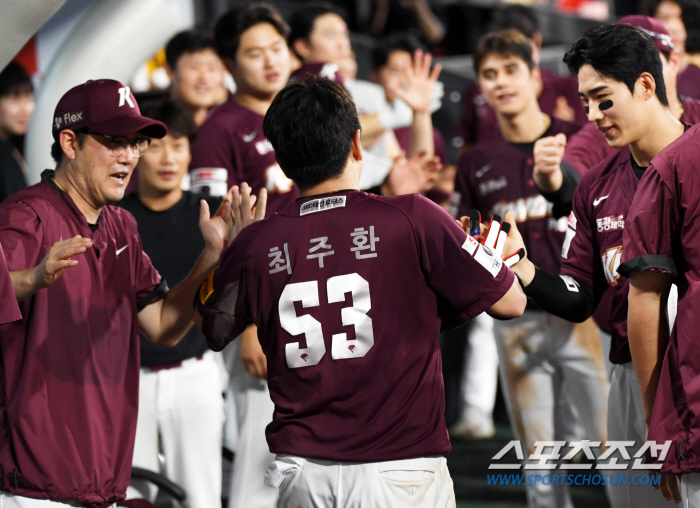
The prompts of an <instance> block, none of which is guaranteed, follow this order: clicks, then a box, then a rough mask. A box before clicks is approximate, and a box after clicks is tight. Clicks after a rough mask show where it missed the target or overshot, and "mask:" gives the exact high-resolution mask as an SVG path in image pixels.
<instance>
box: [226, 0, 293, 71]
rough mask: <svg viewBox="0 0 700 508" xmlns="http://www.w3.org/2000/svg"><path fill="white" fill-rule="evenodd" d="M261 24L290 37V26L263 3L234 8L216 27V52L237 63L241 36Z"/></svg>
mask: <svg viewBox="0 0 700 508" xmlns="http://www.w3.org/2000/svg"><path fill="white" fill-rule="evenodd" d="M261 23H269V24H270V25H272V26H273V27H274V28H275V30H277V32H278V33H279V34H280V35H281V36H282V37H284V39H285V41H286V40H287V37H288V36H289V26H288V25H287V23H286V22H285V21H284V19H282V16H280V14H279V12H277V10H276V9H275V8H274V7H272V6H270V5H268V4H263V3H255V4H250V5H243V6H239V7H234V8H233V9H231V10H229V11H228V12H226V13H224V14H223V15H222V16H221V17H220V18H219V20H218V21H217V22H216V26H215V27H214V42H215V44H216V52H217V53H219V56H220V57H221V58H222V59H224V60H226V59H228V60H231V61H232V62H235V61H236V52H237V51H238V46H239V44H240V43H241V36H242V35H243V33H244V32H245V31H246V30H248V29H249V28H252V27H254V26H255V25H259V24H261Z"/></svg>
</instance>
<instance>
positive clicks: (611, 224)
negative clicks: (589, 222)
mask: <svg viewBox="0 0 700 508" xmlns="http://www.w3.org/2000/svg"><path fill="white" fill-rule="evenodd" d="M595 223H596V226H597V228H598V233H607V232H609V231H616V230H618V229H624V228H625V216H624V214H620V215H608V216H607V217H601V218H599V219H598V218H597V219H596V220H595Z"/></svg>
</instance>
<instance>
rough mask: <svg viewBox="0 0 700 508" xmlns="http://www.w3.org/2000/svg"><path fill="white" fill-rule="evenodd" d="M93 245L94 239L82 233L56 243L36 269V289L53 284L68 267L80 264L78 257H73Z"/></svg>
mask: <svg viewBox="0 0 700 508" xmlns="http://www.w3.org/2000/svg"><path fill="white" fill-rule="evenodd" d="M91 247H92V240H91V239H90V238H83V237H81V236H80V235H78V236H75V237H73V238H69V239H68V240H62V241H60V242H56V243H54V244H53V245H52V246H51V248H50V249H49V252H47V253H46V256H44V259H42V260H41V263H39V264H38V265H37V266H36V268H35V269H34V274H35V288H36V290H39V289H42V288H47V287H49V286H51V285H52V284H53V283H54V282H56V281H57V280H58V278H59V277H60V276H61V275H62V274H63V272H65V271H66V269H67V268H70V267H71V266H75V265H77V264H78V260H77V259H71V258H72V257H73V256H76V255H78V254H82V253H83V252H85V251H86V250H88V249H89V248H91Z"/></svg>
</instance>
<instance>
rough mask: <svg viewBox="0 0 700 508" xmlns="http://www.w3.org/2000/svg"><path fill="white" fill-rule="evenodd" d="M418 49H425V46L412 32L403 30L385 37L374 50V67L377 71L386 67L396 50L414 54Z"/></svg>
mask: <svg viewBox="0 0 700 508" xmlns="http://www.w3.org/2000/svg"><path fill="white" fill-rule="evenodd" d="M417 49H422V50H425V47H424V46H423V44H421V42H420V40H419V39H418V37H416V36H415V35H413V34H412V33H409V32H402V33H396V34H392V35H389V36H387V37H384V38H383V39H380V40H379V42H377V45H376V46H375V47H374V50H372V69H374V70H375V71H376V70H378V69H380V68H382V67H384V66H385V65H386V63H387V62H388V61H389V55H391V53H393V52H394V51H407V52H408V53H409V54H410V55H411V56H413V53H414V52H415V51H416V50H417Z"/></svg>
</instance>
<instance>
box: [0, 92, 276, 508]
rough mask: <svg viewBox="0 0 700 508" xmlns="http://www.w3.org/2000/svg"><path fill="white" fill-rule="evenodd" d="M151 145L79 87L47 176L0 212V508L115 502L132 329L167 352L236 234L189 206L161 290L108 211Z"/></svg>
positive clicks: (125, 460) (123, 477)
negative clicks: (191, 228)
mask: <svg viewBox="0 0 700 508" xmlns="http://www.w3.org/2000/svg"><path fill="white" fill-rule="evenodd" d="M165 134H166V128H165V126H164V125H163V124H162V123H161V122H158V121H155V120H152V119H150V118H147V117H143V116H142V115H141V114H140V111H139V109H138V105H137V103H136V99H135V98H134V96H133V94H131V92H130V90H129V88H128V87H126V86H124V85H123V84H121V83H119V82H118V81H114V80H108V79H105V80H98V81H87V82H86V83H83V84H81V85H78V86H76V87H74V88H72V89H70V90H69V91H68V92H66V93H65V94H64V95H63V97H62V98H61V100H60V101H59V102H58V105H57V106H56V110H55V114H54V117H53V136H54V141H55V142H54V145H53V146H52V150H51V151H52V154H53V155H54V158H55V159H56V162H57V167H56V170H55V171H52V170H46V171H44V173H43V174H42V180H41V182H40V183H38V184H36V185H34V186H31V187H29V188H27V189H24V190H22V191H19V192H18V193H16V194H14V195H12V196H10V197H9V198H8V199H6V200H5V201H3V203H2V204H0V237H2V242H3V249H4V250H5V254H6V257H7V265H8V267H9V269H10V273H11V277H12V285H13V287H14V290H15V295H16V296H17V300H18V301H19V302H20V309H21V311H22V319H21V320H20V321H16V322H14V323H10V324H7V325H3V329H2V344H1V347H2V361H1V362H0V376H1V377H2V385H3V386H4V387H5V390H3V393H2V407H3V411H2V414H1V416H0V420H1V421H2V426H3V428H4V429H6V432H5V433H3V437H2V439H1V440H0V470H2V471H3V472H4V473H3V474H2V475H0V505H2V506H7V507H21V508H25V507H32V508H33V507H38V506H65V504H73V505H76V504H77V505H84V506H87V507H91V508H94V507H99V508H102V507H107V506H112V505H113V503H115V502H116V501H118V500H120V499H123V498H124V495H125V490H126V487H127V485H128V484H129V480H130V473H131V458H132V451H133V443H134V432H135V430H136V419H137V414H136V413H137V407H138V382H139V334H138V332H139V328H140V330H141V331H142V332H143V333H144V335H146V336H147V337H148V338H149V339H150V340H152V341H154V342H155V343H156V344H159V345H162V346H169V345H174V344H176V343H177V342H178V340H179V339H180V337H181V336H182V335H183V334H184V332H185V331H186V330H187V329H188V328H189V325H190V323H191V321H192V313H193V308H192V301H193V299H194V296H195V291H196V289H197V287H199V284H200V283H201V281H202V280H204V278H205V277H206V274H207V273H209V272H211V270H212V269H213V267H215V266H216V265H217V264H218V263H219V259H220V255H221V252H222V250H223V249H224V248H225V247H226V246H227V242H228V240H229V239H232V238H233V237H234V235H235V234H237V231H238V229H239V228H240V226H241V225H242V223H241V224H238V225H234V224H233V223H232V220H231V219H230V218H229V217H230V215H231V214H230V205H229V204H228V203H229V201H225V203H224V205H223V206H222V207H221V208H220V209H219V210H218V211H217V213H216V214H215V215H214V216H212V217H210V215H209V212H208V210H207V208H206V207H204V206H203V207H202V209H201V212H200V230H201V231H202V235H203V237H204V240H205V248H204V250H203V251H202V254H201V255H200V257H199V259H198V260H197V262H196V263H195V266H194V267H193V268H192V270H191V272H190V274H189V275H188V276H187V277H186V278H185V280H184V281H183V282H182V283H181V284H179V285H178V286H177V287H175V288H173V289H172V290H170V291H168V290H167V285H166V283H165V281H164V280H163V279H162V277H161V276H160V275H159V274H158V272H157V271H156V270H155V268H153V265H152V264H151V261H150V259H149V258H148V256H147V255H146V254H145V253H144V252H143V249H142V247H141V240H140V238H139V235H138V231H137V228H136V222H135V221H134V218H133V217H132V216H131V215H130V214H129V213H128V212H126V211H125V210H122V209H120V208H116V207H113V206H111V204H112V203H115V202H116V201H119V200H120V199H122V197H123V196H124V190H125V188H126V185H127V183H128V180H129V177H130V175H131V173H132V171H133V168H134V166H135V165H136V161H137V159H138V157H140V156H141V155H142V154H143V153H144V152H145V151H146V149H147V148H148V144H149V139H150V138H151V137H156V138H162V137H163V136H164V135H165ZM246 192H247V190H246ZM233 193H234V189H232V194H233ZM263 196H264V193H263ZM261 201H264V199H262V200H261ZM246 203H248V201H247V200H246ZM263 208H264V206H263ZM239 212H240V210H239ZM239 212H238V213H239ZM245 212H246V217H248V215H247V213H249V212H248V209H246V210H245ZM246 220H249V219H246ZM239 222H240V221H239ZM73 257H76V259H73Z"/></svg>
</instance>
